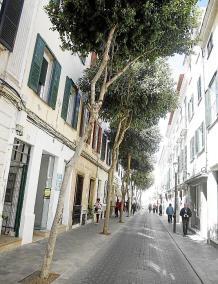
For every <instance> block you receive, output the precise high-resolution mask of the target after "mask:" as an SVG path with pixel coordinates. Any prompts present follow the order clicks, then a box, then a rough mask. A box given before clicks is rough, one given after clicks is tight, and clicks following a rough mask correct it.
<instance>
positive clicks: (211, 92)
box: [205, 72, 218, 127]
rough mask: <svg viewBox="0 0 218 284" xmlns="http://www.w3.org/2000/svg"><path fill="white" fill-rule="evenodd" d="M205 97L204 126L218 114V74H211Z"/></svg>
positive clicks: (208, 124)
mask: <svg viewBox="0 0 218 284" xmlns="http://www.w3.org/2000/svg"><path fill="white" fill-rule="evenodd" d="M205 98H206V101H205V103H206V126H207V127H208V126H210V125H211V124H212V123H213V122H214V121H216V119H217V116H218V75H217V72H216V73H215V74H214V75H213V78H212V80H211V82H210V85H209V88H208V90H207V92H206V95H205Z"/></svg>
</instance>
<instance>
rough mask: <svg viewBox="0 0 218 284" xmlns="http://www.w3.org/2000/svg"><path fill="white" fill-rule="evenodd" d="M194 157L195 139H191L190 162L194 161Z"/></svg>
mask: <svg viewBox="0 0 218 284" xmlns="http://www.w3.org/2000/svg"><path fill="white" fill-rule="evenodd" d="M194 157H195V138H194V137H192V138H191V140H190V160H191V161H192V160H194Z"/></svg>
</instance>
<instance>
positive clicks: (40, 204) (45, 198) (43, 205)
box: [34, 154, 55, 230]
mask: <svg viewBox="0 0 218 284" xmlns="http://www.w3.org/2000/svg"><path fill="white" fill-rule="evenodd" d="M54 161H55V159H54V157H53V156H51V155H49V154H42V159H41V165H40V172H39V180H38V186H37V194H36V202H35V209H34V213H35V223H34V228H35V229H36V230H37V229H38V230H45V229H46V228H47V221H48V211H49V204H50V195H51V188H52V180H53V171H54Z"/></svg>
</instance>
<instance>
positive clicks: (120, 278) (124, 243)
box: [57, 214, 201, 284]
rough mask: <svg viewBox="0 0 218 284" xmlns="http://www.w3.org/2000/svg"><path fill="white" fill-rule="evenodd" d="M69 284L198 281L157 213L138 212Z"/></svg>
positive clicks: (193, 283) (195, 283) (185, 283)
mask: <svg viewBox="0 0 218 284" xmlns="http://www.w3.org/2000/svg"><path fill="white" fill-rule="evenodd" d="M57 283H72V284H96V283H99V284H121V283H122V284H159V283H160V284H162V283H163V284H167V283H175V284H198V283H201V282H200V280H199V279H198V277H197V276H196V274H195V273H194V271H193V270H192V268H191V267H190V265H189V264H188V262H187V261H186V259H185V258H184V256H183V255H182V254H181V252H180V251H179V250H178V248H177V247H176V245H175V243H174V241H173V240H172V238H171V237H170V236H169V234H168V232H167V231H166V229H165V227H164V226H163V224H162V223H161V222H160V219H159V217H158V216H156V215H153V214H146V215H145V214H140V215H137V216H135V217H134V218H132V219H131V221H130V222H128V223H126V224H124V225H123V229H122V230H121V231H120V232H119V233H118V234H116V235H115V236H114V238H113V240H112V241H111V242H109V244H108V245H107V246H105V247H104V248H103V249H101V252H100V253H98V254H97V255H96V256H95V257H93V258H92V259H91V261H90V262H89V263H88V264H86V265H85V266H84V267H83V268H82V269H80V270H78V271H77V272H76V273H75V274H74V275H72V277H69V278H68V279H65V281H64V279H62V281H60V282H59V281H57Z"/></svg>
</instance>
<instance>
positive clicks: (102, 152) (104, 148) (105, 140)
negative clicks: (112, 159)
mask: <svg viewBox="0 0 218 284" xmlns="http://www.w3.org/2000/svg"><path fill="white" fill-rule="evenodd" d="M106 147H107V135H106V134H103V137H102V146H101V160H102V161H104V160H105V154H106Z"/></svg>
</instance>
